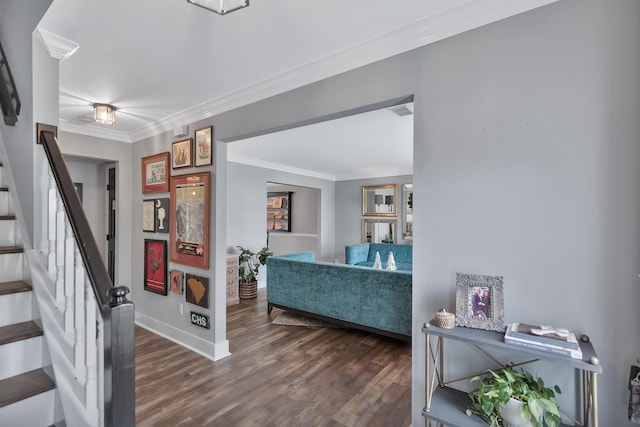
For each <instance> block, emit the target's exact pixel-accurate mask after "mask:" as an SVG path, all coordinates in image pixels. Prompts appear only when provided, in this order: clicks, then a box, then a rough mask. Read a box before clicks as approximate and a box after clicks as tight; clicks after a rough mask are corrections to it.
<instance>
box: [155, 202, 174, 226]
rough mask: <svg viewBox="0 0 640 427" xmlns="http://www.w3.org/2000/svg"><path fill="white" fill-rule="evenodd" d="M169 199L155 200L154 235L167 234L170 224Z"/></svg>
mask: <svg viewBox="0 0 640 427" xmlns="http://www.w3.org/2000/svg"><path fill="white" fill-rule="evenodd" d="M169 216H170V215H169V198H168V197H163V198H162V199H156V200H155V222H156V233H167V234H168V233H169V229H170V228H171V224H170V223H169Z"/></svg>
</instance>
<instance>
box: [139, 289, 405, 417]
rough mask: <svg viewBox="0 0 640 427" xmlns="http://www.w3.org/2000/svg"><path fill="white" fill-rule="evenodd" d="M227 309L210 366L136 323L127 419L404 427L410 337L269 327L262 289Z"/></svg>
mask: <svg viewBox="0 0 640 427" xmlns="http://www.w3.org/2000/svg"><path fill="white" fill-rule="evenodd" d="M227 310H228V311H227V337H228V339H229V346H230V351H231V353H232V354H231V356H229V357H226V358H224V359H222V360H219V361H216V362H212V361H210V360H209V359H206V358H204V357H202V356H200V355H198V354H196V353H193V352H191V351H189V350H187V349H185V348H183V347H181V346H179V345H177V344H174V343H172V342H170V341H167V340H166V339H164V338H162V337H160V336H158V335H155V334H153V333H151V332H149V331H147V330H144V329H142V328H140V327H136V425H138V426H141V427H144V426H164V425H171V426H314V427H315V426H327V427H344V426H369V425H371V426H394V427H395V426H408V425H410V423H411V344H410V343H406V342H402V341H396V340H393V339H390V338H386V337H382V336H378V335H374V334H370V333H367V332H363V331H356V330H351V329H341V328H310V327H299V326H285V325H273V324H272V321H273V320H274V319H275V318H276V317H277V316H278V315H279V314H280V313H281V312H282V310H279V309H274V310H273V312H272V313H271V315H270V316H269V315H267V307H266V297H265V293H264V291H262V290H261V291H259V292H258V298H257V299H253V300H241V301H240V304H237V305H234V306H229V307H227Z"/></svg>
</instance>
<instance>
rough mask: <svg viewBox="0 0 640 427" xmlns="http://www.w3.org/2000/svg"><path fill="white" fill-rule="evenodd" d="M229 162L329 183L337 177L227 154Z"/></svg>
mask: <svg viewBox="0 0 640 427" xmlns="http://www.w3.org/2000/svg"><path fill="white" fill-rule="evenodd" d="M227 161H228V162H233V163H241V164H243V165H249V166H256V167H259V168H265V169H271V170H276V171H280V172H286V173H292V174H295V175H302V176H309V177H312V178H318V179H325V180H327V181H336V177H335V175H329V174H326V173H322V172H316V171H312V170H309V169H302V168H296V167H293V166H288V165H283V164H280V163H274V162H268V161H266V160H260V159H254V158H253V157H246V156H240V155H237V154H231V153H227Z"/></svg>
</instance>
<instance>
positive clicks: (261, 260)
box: [237, 246, 273, 298]
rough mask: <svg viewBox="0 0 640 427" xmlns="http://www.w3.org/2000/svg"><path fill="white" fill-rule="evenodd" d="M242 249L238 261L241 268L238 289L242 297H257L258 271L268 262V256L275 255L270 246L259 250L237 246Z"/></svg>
mask: <svg viewBox="0 0 640 427" xmlns="http://www.w3.org/2000/svg"><path fill="white" fill-rule="evenodd" d="M237 248H238V249H239V250H240V255H239V257H238V262H239V264H240V268H239V269H238V275H239V277H240V280H239V283H238V290H239V296H240V298H255V297H256V295H257V293H258V279H257V277H258V272H259V271H260V266H261V265H266V264H267V257H269V256H271V255H273V252H272V251H271V250H270V249H269V248H268V247H266V246H265V247H263V248H262V249H260V250H259V251H258V252H253V251H252V250H250V249H247V248H243V247H242V246H237Z"/></svg>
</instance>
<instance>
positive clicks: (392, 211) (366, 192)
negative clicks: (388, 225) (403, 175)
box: [362, 184, 398, 217]
mask: <svg viewBox="0 0 640 427" xmlns="http://www.w3.org/2000/svg"><path fill="white" fill-rule="evenodd" d="M397 206H398V186H397V185H396V184H385V185H365V186H363V187H362V216H378V217H380V216H397V214H398V209H397Z"/></svg>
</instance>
